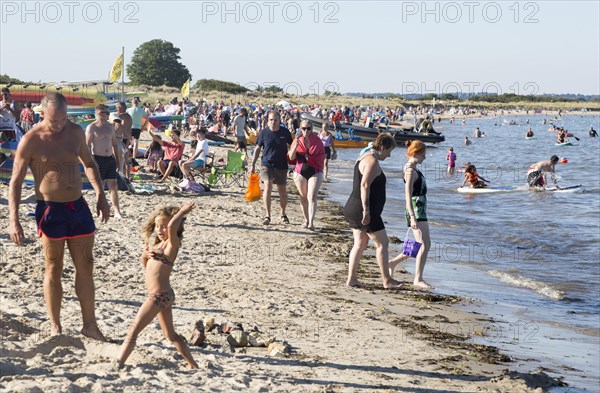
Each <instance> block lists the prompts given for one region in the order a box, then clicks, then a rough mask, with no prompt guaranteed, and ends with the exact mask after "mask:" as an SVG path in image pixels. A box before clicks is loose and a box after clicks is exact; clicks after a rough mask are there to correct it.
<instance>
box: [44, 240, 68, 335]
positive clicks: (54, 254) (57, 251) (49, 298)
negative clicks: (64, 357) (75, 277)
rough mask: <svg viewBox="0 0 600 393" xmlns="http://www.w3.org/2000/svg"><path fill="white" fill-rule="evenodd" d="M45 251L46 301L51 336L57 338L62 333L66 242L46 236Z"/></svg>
mask: <svg viewBox="0 0 600 393" xmlns="http://www.w3.org/2000/svg"><path fill="white" fill-rule="evenodd" d="M41 241H42V247H43V249H44V258H45V260H46V268H45V272H44V300H45V301H46V307H47V309H48V316H49V318H50V335H52V336H55V335H57V334H61V333H62V326H61V324H60V309H61V303H62V296H63V289H62V282H61V278H62V271H63V258H64V255H65V241H64V240H50V239H48V238H47V237H46V235H42V238H41Z"/></svg>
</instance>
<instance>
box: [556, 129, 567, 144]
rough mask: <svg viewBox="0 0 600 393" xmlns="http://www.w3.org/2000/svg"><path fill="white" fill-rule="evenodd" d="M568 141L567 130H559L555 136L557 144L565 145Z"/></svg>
mask: <svg viewBox="0 0 600 393" xmlns="http://www.w3.org/2000/svg"><path fill="white" fill-rule="evenodd" d="M568 141H569V140H568V139H567V130H565V129H564V128H560V129H559V130H558V135H557V136H556V142H557V143H567V142H568Z"/></svg>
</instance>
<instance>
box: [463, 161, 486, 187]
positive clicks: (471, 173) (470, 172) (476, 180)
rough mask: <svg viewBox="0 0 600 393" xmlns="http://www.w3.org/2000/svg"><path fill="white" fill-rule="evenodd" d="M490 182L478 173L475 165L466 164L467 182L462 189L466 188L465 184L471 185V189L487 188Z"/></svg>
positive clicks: (464, 182) (465, 181)
mask: <svg viewBox="0 0 600 393" xmlns="http://www.w3.org/2000/svg"><path fill="white" fill-rule="evenodd" d="M489 182H490V181H489V180H487V179H485V178H483V176H481V175H479V174H478V173H477V168H476V167H475V165H473V164H471V163H467V164H466V166H465V180H463V183H462V185H461V187H464V186H465V184H467V183H469V187H471V188H485V187H487V183H489Z"/></svg>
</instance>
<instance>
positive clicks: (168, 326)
mask: <svg viewBox="0 0 600 393" xmlns="http://www.w3.org/2000/svg"><path fill="white" fill-rule="evenodd" d="M158 322H159V323H160V328H161V329H162V331H163V335H164V336H165V338H166V339H167V340H169V341H171V342H172V343H173V345H174V346H175V348H176V349H177V352H179V353H180V354H181V356H183V358H184V359H185V361H186V363H187V364H188V367H189V368H198V363H196V361H195V360H194V358H193V357H192V353H191V352H190V348H189V347H188V345H187V344H186V342H185V339H184V338H183V337H181V336H180V335H178V334H177V333H176V332H175V327H174V326H173V309H172V308H171V307H169V308H165V309H163V310H161V311H160V312H159V313H158Z"/></svg>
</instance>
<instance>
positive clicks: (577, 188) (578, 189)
mask: <svg viewBox="0 0 600 393" xmlns="http://www.w3.org/2000/svg"><path fill="white" fill-rule="evenodd" d="M545 191H551V192H583V191H584V188H583V185H581V184H578V185H576V186H569V187H561V188H546V189H545Z"/></svg>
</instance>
